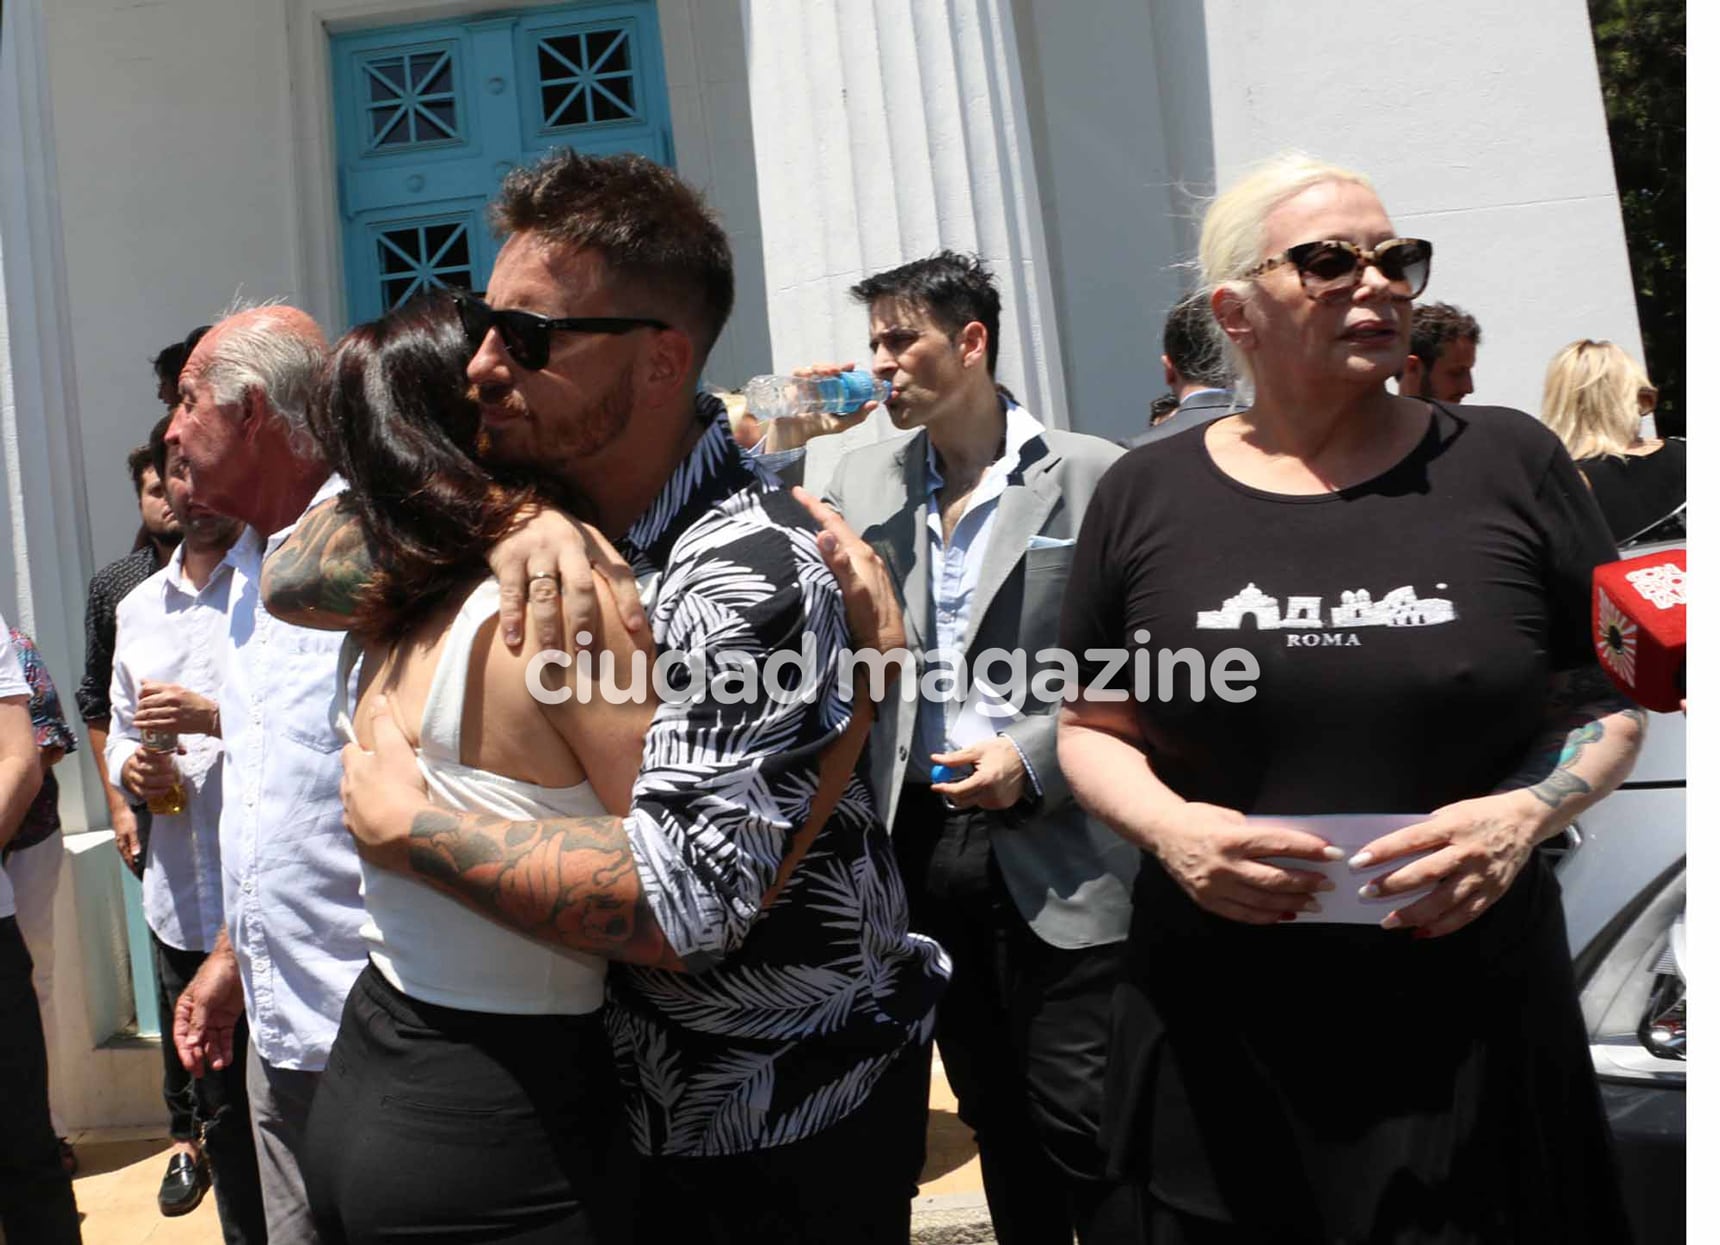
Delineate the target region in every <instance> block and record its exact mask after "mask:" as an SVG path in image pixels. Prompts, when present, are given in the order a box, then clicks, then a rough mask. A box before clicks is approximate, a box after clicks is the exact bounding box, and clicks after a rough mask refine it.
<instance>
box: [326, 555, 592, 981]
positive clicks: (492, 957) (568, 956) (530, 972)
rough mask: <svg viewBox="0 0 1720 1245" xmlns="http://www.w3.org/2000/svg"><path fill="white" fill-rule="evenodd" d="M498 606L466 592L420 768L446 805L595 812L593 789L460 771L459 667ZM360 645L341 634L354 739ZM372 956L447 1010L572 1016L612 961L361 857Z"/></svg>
mask: <svg viewBox="0 0 1720 1245" xmlns="http://www.w3.org/2000/svg"><path fill="white" fill-rule="evenodd" d="M498 601H499V596H498V590H497V585H496V581H495V580H493V579H487V580H485V581H484V582H483V583H481V584H479V585H478V586H477V587H476V588H474V589H473V590H472V593H471V595H470V596H468V597H467V598H466V603H465V604H464V605H463V606H462V607H461V609H460V612H459V614H458V615H457V616H456V617H455V619H454V622H453V625H452V626H451V627H450V628H449V629H448V639H447V642H446V644H444V645H443V648H442V656H441V658H440V659H439V660H438V661H437V663H436V671H435V673H434V675H433V676H432V678H431V682H430V694H429V696H428V698H427V699H426V700H425V702H424V720H423V722H422V723H421V724H420V726H419V731H418V771H419V773H421V774H422V775H423V776H424V781H425V782H426V784H428V786H429V788H430V799H431V801H432V802H433V803H435V804H438V805H440V806H442V807H444V808H450V809H459V810H461V811H465V812H485V813H495V814H497V815H498V816H501V817H508V818H512V819H518V820H527V821H536V820H540V819H543V818H546V817H587V816H602V815H603V814H604V813H605V812H606V811H607V810H605V809H604V807H603V803H602V801H601V800H599V799H598V798H597V793H596V792H595V791H593V790H592V787H591V784H590V783H589V782H582V783H580V784H579V785H578V786H577V787H540V786H538V785H537V784H535V783H529V782H521V781H519V780H518V779H514V778H504V777H503V776H502V775H500V774H492V773H490V772H489V771H488V770H481V769H473V768H472V767H471V766H469V765H462V764H460V719H461V716H462V713H463V711H464V709H465V701H466V671H467V667H468V665H469V664H470V662H471V656H472V641H473V639H474V638H475V637H476V635H477V633H478V628H479V627H481V626H482V625H483V624H484V623H485V622H486V621H488V620H489V618H490V617H491V616H493V615H494V614H495V612H496V609H497V604H498ZM362 653H363V649H362V647H361V646H360V644H359V643H358V640H357V638H356V637H354V636H348V637H347V641H346V647H345V648H344V649H343V650H342V652H341V662H340V670H341V673H340V678H339V680H338V681H337V685H336V686H337V689H338V690H337V691H336V692H335V704H334V716H335V723H336V725H337V726H338V727H339V728H340V730H341V731H342V733H343V734H345V735H346V737H347V738H348V739H351V738H352V737H353V736H352V731H351V718H350V715H349V714H348V711H347V705H346V688H347V681H348V676H349V675H350V673H351V670H352V667H353V665H354V663H355V662H356V661H357V660H358V658H359V657H360V656H362ZM361 868H362V876H363V888H364V889H363V894H364V907H365V913H366V917H367V919H366V920H365V923H364V927H363V929H361V930H360V931H359V932H360V934H361V935H362V936H363V938H364V940H365V942H366V943H368V944H369V947H370V959H371V962H372V963H373V964H375V965H376V967H377V970H378V971H379V972H380V973H381V974H382V975H383V976H384V977H385V978H387V979H388V981H389V983H390V984H392V985H393V986H394V987H395V988H396V989H398V990H400V991H401V992H402V993H404V994H406V995H408V996H410V997H411V998H415V999H419V1000H421V1001H423V1002H426V1003H434V1004H437V1005H439V1006H442V1007H457V1008H461V1009H462V1010H465V1011H474V1012H493V1013H499V1014H506V1015H577V1014H580V1013H583V1012H592V1011H596V1010H597V1009H598V1008H599V1007H601V1006H602V1005H603V978H604V974H605V972H606V971H607V968H608V966H607V964H606V962H605V961H603V960H602V959H599V958H598V957H596V956H592V955H584V954H582V953H580V952H577V951H567V950H563V949H561V948H559V947H553V946H550V945H549V944H548V943H543V942H539V941H537V940H536V939H534V938H529V937H527V936H526V935H524V934H522V933H520V932H518V931H517V930H513V929H510V928H508V927H507V926H505V925H503V924H501V923H500V922H497V921H493V920H491V919H490V918H489V917H486V916H484V915H482V914H481V913H478V912H476V911H474V910H473V909H471V908H468V907H467V906H466V905H465V904H463V903H461V902H459V901H458V900H456V899H453V898H451V897H450V896H448V895H445V894H443V893H442V892H441V891H439V890H437V889H436V888H434V887H432V886H430V885H428V884H427V883H424V882H420V881H419V880H418V879H417V878H414V877H409V876H407V875H405V874H401V873H394V872H391V871H389V870H386V869H382V868H379V867H377V866H375V865H373V864H371V863H370V862H369V861H362V862H361Z"/></svg>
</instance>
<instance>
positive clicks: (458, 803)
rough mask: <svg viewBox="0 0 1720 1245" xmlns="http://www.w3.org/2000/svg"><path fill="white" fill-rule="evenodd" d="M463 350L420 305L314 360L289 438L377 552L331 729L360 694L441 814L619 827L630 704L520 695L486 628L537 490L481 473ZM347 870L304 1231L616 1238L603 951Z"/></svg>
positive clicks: (364, 725)
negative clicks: (324, 467)
mask: <svg viewBox="0 0 1720 1245" xmlns="http://www.w3.org/2000/svg"><path fill="white" fill-rule="evenodd" d="M470 355H471V347H470V345H469V344H468V343H467V339H466V336H465V334H464V332H463V330H462V329H461V327H460V323H459V319H458V317H457V315H456V314H455V310H454V306H453V304H452V303H451V301H450V300H449V299H447V298H446V297H443V296H438V297H432V298H427V299H424V300H420V301H418V302H415V303H413V304H411V305H409V306H407V307H405V308H403V309H401V310H399V311H397V312H394V313H393V314H391V315H389V316H386V317H384V318H383V319H381V320H378V321H376V322H374V323H371V324H365V325H360V326H359V327H358V328H355V329H353V330H352V331H351V332H350V333H348V334H347V335H346V336H345V337H344V338H342V339H341V341H340V342H339V343H338V344H337V345H336V347H335V350H334V353H333V355H332V358H331V360H330V365H329V372H328V375H327V378H326V380H325V382H324V388H323V391H322V393H321V395H320V397H319V400H318V401H317V402H316V403H315V404H314V405H313V409H312V412H311V427H312V430H313V432H314V434H315V435H316V437H317V440H318V443H319V445H320V446H321V448H322V450H323V453H324V455H325V456H326V457H327V459H328V462H329V465H330V466H331V467H332V468H333V469H334V470H335V471H336V472H338V473H339V474H341V475H342V476H344V477H345V478H346V480H347V482H348V484H349V485H350V491H349V492H348V493H347V494H346V501H345V504H346V505H348V506H350V507H351V508H352V509H353V510H355V511H356V513H357V514H358V516H359V518H360V520H361V521H362V523H363V526H364V531H365V536H366V538H367V540H368V542H369V545H370V547H371V548H372V549H374V550H377V551H379V556H378V559H377V561H378V565H377V568H376V573H375V575H374V577H373V578H372V579H371V581H370V582H369V584H368V585H367V587H366V588H365V589H364V590H363V592H362V595H361V597H360V600H359V602H358V608H357V611H356V613H355V623H354V630H353V632H352V634H351V635H349V637H348V640H347V649H346V653H345V655H344V658H343V676H342V678H341V680H340V684H339V686H340V688H341V693H340V699H341V700H342V701H344V698H345V697H344V692H345V688H346V686H347V679H346V677H345V672H346V671H348V670H350V669H351V664H352V663H353V662H354V661H355V660H357V659H358V658H359V657H360V656H361V655H362V657H363V661H364V668H363V676H362V678H361V681H360V692H359V704H358V706H357V707H356V710H355V711H351V712H350V715H349V719H348V720H349V722H350V723H356V724H357V735H356V738H357V739H358V741H359V742H360V743H361V744H363V745H364V746H366V747H369V746H371V741H370V739H369V737H368V736H369V723H370V719H371V712H372V709H373V706H374V705H376V704H380V703H385V704H386V707H387V711H388V712H389V713H390V714H391V715H392V716H393V717H394V719H395V721H396V722H397V723H398V724H399V726H400V728H401V730H402V731H403V732H404V733H405V735H406V737H407V738H408V740H410V741H411V743H412V744H413V745H414V747H415V748H416V750H417V753H418V762H419V770H420V773H421V774H422V776H423V778H424V781H425V783H426V784H427V786H428V788H429V790H430V791H431V793H432V796H433V798H434V799H435V800H436V801H437V802H438V803H440V804H444V805H446V806H448V807H451V808H459V809H481V810H485V811H489V812H493V813H496V814H498V815H500V816H503V817H507V818H510V819H515V818H526V819H531V818H540V817H559V816H580V815H598V814H603V813H605V812H624V811H625V810H626V809H627V807H628V803H629V791H630V788H631V786H632V783H633V780H634V777H635V776H636V774H637V773H638V769H639V759H640V752H641V747H642V743H643V739H644V735H645V728H646V726H647V724H648V723H649V722H650V719H651V714H652V711H653V705H652V703H651V698H650V697H649V696H646V697H644V698H643V701H642V703H635V702H632V701H626V700H621V699H620V698H619V697H617V698H615V699H614V700H610V699H607V698H605V697H603V696H600V695H599V696H593V697H590V698H589V699H587V700H585V701H584V702H583V703H581V700H580V698H568V699H567V700H565V702H564V703H561V704H548V703H544V702H543V701H541V700H539V699H537V698H535V697H534V696H533V695H532V694H531V692H530V690H529V684H528V679H527V676H528V673H529V672H528V660H527V658H526V657H525V656H524V655H519V654H514V653H510V652H509V651H508V649H507V647H506V646H505V645H504V644H502V643H501V642H500V641H499V640H498V638H497V635H496V610H497V604H498V591H497V586H496V583H495V581H494V580H493V579H491V578H490V573H489V569H488V567H487V565H486V563H485V560H484V554H485V551H486V550H487V549H488V548H489V547H490V546H491V545H492V544H494V543H495V542H496V540H498V539H499V538H500V537H501V536H502V535H504V534H505V533H506V532H507V531H508V530H509V529H510V527H511V526H512V525H513V523H514V521H515V516H516V515H517V514H518V513H519V512H520V511H521V510H522V508H525V507H529V506H532V505H534V504H538V503H539V496H538V494H537V492H535V491H534V489H533V488H532V487H531V486H529V485H528V484H526V483H524V482H522V481H518V480H498V479H497V478H496V477H495V473H493V472H492V471H490V470H489V469H487V468H486V467H485V466H484V465H483V464H482V462H481V457H482V453H483V437H482V433H481V431H480V422H479V417H478V408H477V405H476V404H475V402H474V401H473V400H472V398H471V396H470V395H469V394H468V392H467V382H466V363H467V360H468V358H469V357H470ZM599 592H600V597H601V599H602V604H603V619H602V626H601V629H600V634H599V635H598V637H597V641H596V643H595V645H594V646H593V647H594V649H595V650H596V651H598V652H602V653H612V654H614V656H615V658H616V659H617V660H618V665H619V668H621V669H626V668H627V667H628V665H629V661H630V658H631V656H632V653H633V651H634V650H633V645H632V642H631V640H630V639H629V637H628V635H627V632H626V629H625V628H624V627H623V626H622V625H621V623H620V621H619V618H618V616H617V615H616V613H615V608H614V601H613V599H612V598H611V597H610V596H609V595H608V592H607V589H606V588H605V587H602V586H601V585H600V588H599ZM551 669H552V670H553V669H554V667H551ZM549 682H550V680H549V679H547V678H545V679H544V683H545V684H546V685H547V684H548V683H549ZM384 698H385V699H384ZM336 708H337V712H341V713H347V712H348V706H346V705H345V704H344V703H343V704H340V705H337V707H336ZM351 729H352V728H351V726H350V725H349V727H348V730H349V733H350V731H351ZM363 877H364V887H365V907H366V912H367V916H368V919H367V922H366V924H365V926H364V931H363V932H364V936H365V938H366V939H367V941H368V943H369V946H370V965H369V967H368V968H367V969H366V970H365V971H364V973H363V974H362V975H361V976H360V977H359V980H358V982H357V984H356V985H355V986H354V987H353V991H352V993H351V995H350V996H349V997H348V999H347V1004H346V1010H345V1013H344V1015H343V1016H342V1019H341V1026H340V1032H339V1035H338V1037H337V1038H336V1040H335V1044H334V1049H333V1052H332V1053H331V1055H330V1057H329V1064H328V1071H327V1072H326V1074H325V1075H324V1077H323V1080H322V1084H321V1087H320V1089H319V1092H318V1095H317V1100H316V1104H315V1107H314V1109H313V1111H312V1115H311V1119H310V1123H309V1125H308V1131H307V1149H308V1158H307V1160H306V1164H305V1170H306V1182H307V1192H308V1194H309V1196H310V1200H311V1205H312V1208H313V1212H314V1214H315V1216H316V1219H317V1223H318V1227H319V1231H320V1232H321V1233H322V1235H323V1236H324V1238H325V1239H326V1240H328V1241H330V1242H335V1241H352V1242H357V1241H370V1240H380V1239H384V1238H386V1239H388V1240H391V1241H398V1240H416V1239H419V1237H420V1236H423V1237H427V1238H429V1237H433V1238H434V1239H436V1240H438V1241H456V1240H470V1241H478V1240H483V1241H503V1240H505V1241H510V1242H514V1241H518V1242H526V1241H546V1242H547V1241H557V1242H562V1241H586V1240H606V1239H616V1238H618V1237H619V1235H620V1234H621V1231H622V1229H621V1227H620V1225H619V1221H620V1219H621V1217H622V1216H624V1214H625V1212H626V1210H627V1203H626V1192H627V1187H628V1180H627V1177H626V1171H625V1169H624V1168H621V1169H619V1170H618V1167H619V1166H620V1165H622V1164H624V1163H625V1162H626V1153H627V1147H626V1145H625V1143H624V1138H623V1137H622V1134H621V1130H620V1128H619V1123H620V1121H619V1118H618V1112H619V1105H618V1101H619V1100H618V1088H617V1086H616V1084H615V1078H614V1072H613V1069H612V1065H611V1062H610V1051H609V1043H608V1039H607V1036H606V1035H605V1032H604V1029H603V1024H602V1021H601V1019H600V1017H599V1011H600V1009H601V1007H602V1004H603V997H604V975H605V967H606V966H605V963H604V961H603V960H601V959H598V958H596V957H594V956H590V955H584V954H580V953H578V952H574V951H570V950H567V949H565V948H562V947H557V946H552V945H550V944H548V943H544V942H539V941H536V940H534V939H532V938H529V937H527V936H526V935H524V934H521V933H518V932H516V931H514V930H511V929H508V928H507V927H505V926H503V925H501V924H500V923H498V922H495V921H492V920H490V919H489V918H488V917H485V916H483V915H481V914H480V913H478V912H477V911H475V910H473V909H470V908H468V907H466V906H464V905H462V904H461V903H460V902H459V901H458V900H456V899H454V898H453V897H452V896H450V895H448V894H445V893H444V892H442V891H440V890H437V889H435V888H434V887H432V886H430V885H428V884H426V883H424V882H422V881H420V880H418V879H417V878H415V877H409V876H407V875H405V874H403V873H400V872H396V871H393V870H389V869H384V868H381V867H378V866H377V865H376V864H375V863H374V862H371V861H368V860H367V861H365V862H364V863H363Z"/></svg>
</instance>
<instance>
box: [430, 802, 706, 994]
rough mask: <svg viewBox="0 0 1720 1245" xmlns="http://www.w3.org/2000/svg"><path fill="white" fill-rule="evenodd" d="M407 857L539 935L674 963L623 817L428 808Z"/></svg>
mask: <svg viewBox="0 0 1720 1245" xmlns="http://www.w3.org/2000/svg"><path fill="white" fill-rule="evenodd" d="M407 856H408V860H409V862H410V864H411V867H412V871H413V872H414V873H416V874H417V875H418V876H419V877H421V878H423V879H424V880H425V881H427V882H430V883H432V884H433V885H435V886H437V887H439V888H440V889H442V890H444V891H447V892H448V893H449V894H451V895H453V896H454V897H455V898H457V899H460V900H462V901H464V902H465V903H466V904H468V905H469V906H471V907H473V908H476V909H477V910H478V911H480V912H483V913H485V914H486V915H488V916H493V917H497V918H499V919H500V920H501V921H503V922H504V923H505V924H507V925H510V926H512V927H513V928H515V929H518V930H520V931H521V932H523V933H526V934H530V935H531V936H533V937H534V938H541V939H543V940H545V941H548V942H554V943H559V944H561V945H562V946H566V947H571V948H573V949H575V950H580V951H589V952H592V953H594V954H596V955H602V956H607V957H609V958H611V959H622V960H628V961H631V962H634V963H646V964H664V965H666V964H670V963H672V962H673V960H674V957H673V954H672V952H670V951H669V950H668V948H667V946H666V944H665V943H664V941H663V938H662V934H661V931H660V930H659V929H658V927H657V923H656V921H655V919H654V918H653V917H652V916H651V911H650V908H649V906H648V905H647V903H646V901H645V892H644V887H643V886H642V885H641V884H640V881H639V870H638V867H637V866H636V865H635V864H634V861H633V849H632V847H631V845H630V844H629V843H628V841H627V832H626V830H625V828H624V827H623V826H622V823H621V819H620V818H618V817H607V816H606V817H559V818H555V819H553V820H550V821H509V820H508V819H506V818H503V817H497V816H494V815H491V814H487V813H456V812H450V811H447V810H444V809H428V810H425V811H424V812H421V813H419V814H418V815H417V816H416V817H415V818H413V821H412V831H411V837H410V839H409V840H408V844H407Z"/></svg>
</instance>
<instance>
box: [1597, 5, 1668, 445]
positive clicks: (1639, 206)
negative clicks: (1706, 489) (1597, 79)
mask: <svg viewBox="0 0 1720 1245" xmlns="http://www.w3.org/2000/svg"><path fill="white" fill-rule="evenodd" d="M1684 7H1685V0H1589V20H1590V23H1591V24H1592V25H1593V27H1594V36H1595V57H1596V59H1597V60H1598V61H1599V63H1600V72H1601V94H1602V96H1603V98H1604V99H1605V101H1606V111H1607V130H1608V132H1609V134H1610V135H1611V138H1612V151H1613V172H1614V174H1615V175H1616V177H1617V179H1618V193H1619V199H1620V201H1621V203H1622V204H1623V207H1624V230H1625V238H1626V240H1627V242H1628V244H1629V247H1630V264H1631V271H1632V273H1633V275H1634V277H1635V280H1636V312H1637V319H1638V320H1639V321H1640V322H1641V325H1642V342H1643V349H1644V351H1645V352H1646V353H1647V355H1648V358H1647V359H1646V360H1645V362H1646V363H1647V365H1648V374H1649V376H1650V378H1651V379H1652V380H1653V381H1654V383H1655V384H1656V385H1658V386H1659V387H1660V408H1659V411H1658V412H1657V414H1656V421H1655V422H1656V424H1657V425H1658V427H1659V429H1660V431H1661V432H1663V433H1674V434H1677V435H1680V436H1682V435H1683V433H1684V207H1685V200H1684V61H1685V58H1684Z"/></svg>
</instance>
